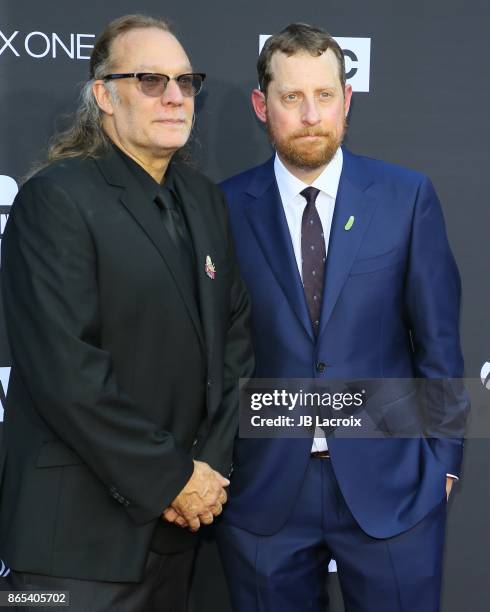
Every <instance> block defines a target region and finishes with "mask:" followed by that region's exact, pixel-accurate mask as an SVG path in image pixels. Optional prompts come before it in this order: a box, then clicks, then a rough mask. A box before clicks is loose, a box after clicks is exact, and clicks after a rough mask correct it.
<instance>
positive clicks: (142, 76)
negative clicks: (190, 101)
mask: <svg viewBox="0 0 490 612" xmlns="http://www.w3.org/2000/svg"><path fill="white" fill-rule="evenodd" d="M133 78H134V79H138V81H139V86H140V89H141V92H142V93H144V94H145V96H152V97H154V98H156V97H158V96H161V95H163V92H164V91H165V89H166V88H167V85H168V82H169V81H171V80H174V81H175V82H176V83H177V85H178V86H179V89H180V91H181V93H182V95H183V96H185V97H186V98H191V97H193V96H197V94H198V93H199V92H200V91H201V89H202V84H203V81H204V79H205V78H206V75H205V74H204V73H203V72H189V73H187V74H179V76H176V77H169V76H167V75H166V74H158V73H156V72H128V73H125V74H107V75H106V76H105V77H103V80H104V81H114V80H116V79H133Z"/></svg>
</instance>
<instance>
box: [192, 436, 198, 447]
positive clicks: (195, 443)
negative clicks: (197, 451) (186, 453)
mask: <svg viewBox="0 0 490 612" xmlns="http://www.w3.org/2000/svg"><path fill="white" fill-rule="evenodd" d="M192 446H197V438H196V439H195V440H194V442H193V443H192Z"/></svg>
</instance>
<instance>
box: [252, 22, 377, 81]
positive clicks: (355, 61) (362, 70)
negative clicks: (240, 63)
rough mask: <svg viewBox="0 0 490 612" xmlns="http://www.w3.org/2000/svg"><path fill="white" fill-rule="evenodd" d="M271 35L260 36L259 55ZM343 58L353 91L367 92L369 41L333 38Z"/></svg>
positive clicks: (369, 65) (366, 39)
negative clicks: (342, 53)
mask: <svg viewBox="0 0 490 612" xmlns="http://www.w3.org/2000/svg"><path fill="white" fill-rule="evenodd" d="M270 36H271V34H260V36H259V53H260V52H261V51H262V47H263V46H264V43H265V41H266V40H267V39H268V38H269V37H270ZM334 38H335V40H336V41H337V42H338V44H339V46H340V48H341V49H342V51H343V52H344V57H345V74H346V77H347V82H348V83H350V84H351V85H352V89H353V90H354V91H366V92H368V91H369V77H370V74H371V39H370V38H350V37H337V36H334Z"/></svg>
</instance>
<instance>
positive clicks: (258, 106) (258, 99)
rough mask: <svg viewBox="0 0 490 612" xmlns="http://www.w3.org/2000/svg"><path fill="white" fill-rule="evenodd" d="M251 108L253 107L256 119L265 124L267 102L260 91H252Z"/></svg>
mask: <svg viewBox="0 0 490 612" xmlns="http://www.w3.org/2000/svg"><path fill="white" fill-rule="evenodd" d="M252 106H253V107H254V111H255V114H256V115H257V117H258V119H259V120H260V121H262V122H263V123H265V122H266V119H267V102H266V99H265V95H264V94H263V93H262V92H261V91H260V89H254V90H253V91H252Z"/></svg>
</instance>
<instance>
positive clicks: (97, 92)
mask: <svg viewBox="0 0 490 612" xmlns="http://www.w3.org/2000/svg"><path fill="white" fill-rule="evenodd" d="M92 92H93V94H94V97H95V100H96V102H97V105H98V107H99V108H100V109H101V110H102V111H104V113H106V114H107V115H113V114H114V106H113V104H112V98H111V94H110V93H109V90H108V89H107V87H106V85H105V83H104V81H102V80H100V79H99V80H97V81H94V84H93V85H92Z"/></svg>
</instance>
